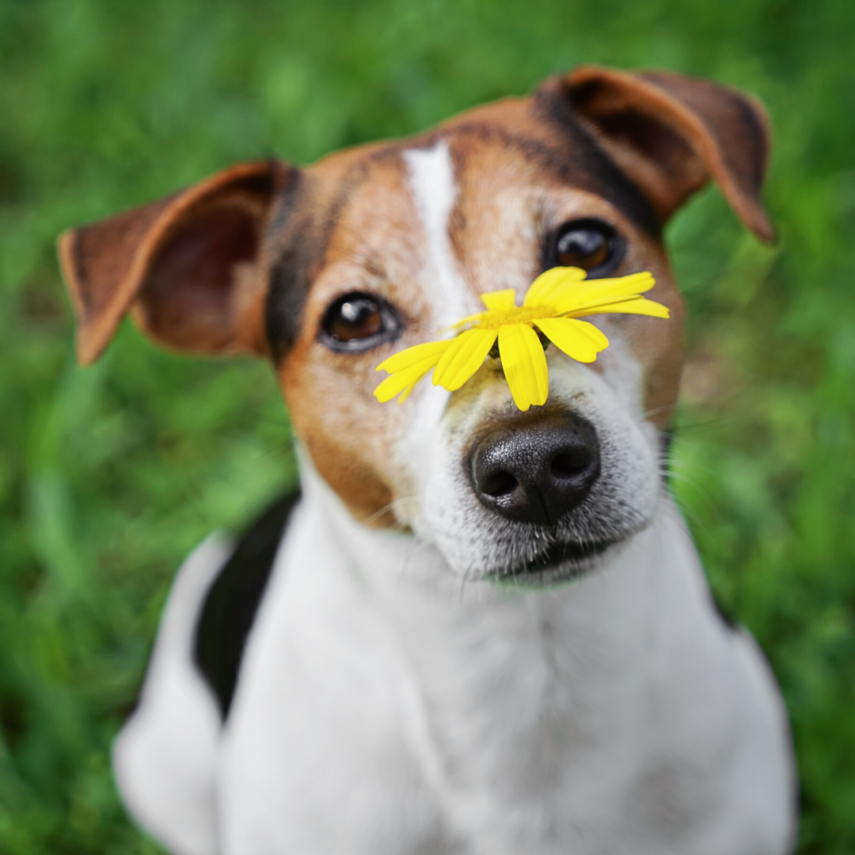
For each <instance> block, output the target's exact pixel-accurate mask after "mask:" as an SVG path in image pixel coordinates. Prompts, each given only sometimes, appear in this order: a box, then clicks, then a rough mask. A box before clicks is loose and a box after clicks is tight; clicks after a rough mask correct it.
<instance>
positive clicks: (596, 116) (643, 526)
mask: <svg viewBox="0 0 855 855" xmlns="http://www.w3.org/2000/svg"><path fill="white" fill-rule="evenodd" d="M768 136H769V135H768V128H767V122H766V118H765V115H764V113H763V111H762V108H761V107H760V106H758V104H756V103H755V102H754V101H752V100H751V99H749V98H747V97H745V96H743V95H741V94H739V93H737V92H734V91H733V90H730V89H726V88H724V87H721V86H717V85H713V84H711V83H707V82H703V81H700V80H694V79H690V78H687V77H682V76H679V75H675V74H670V73H665V72H643V73H623V72H618V71H611V70H606V69H602V68H594V67H584V68H579V69H577V70H575V71H573V72H572V73H570V74H569V75H566V76H564V77H558V78H555V79H551V80H548V81H547V82H546V83H545V84H544V85H542V86H541V87H540V88H539V89H537V90H536V91H535V92H534V94H533V95H531V96H530V97H525V98H511V99H507V100H502V101H499V102H497V103H494V104H488V105H486V106H483V107H479V108H477V109H473V110H470V111H468V112H465V113H463V114H462V115H459V116H456V117H454V118H452V119H450V120H448V121H447V122H445V123H443V124H441V125H439V126H438V127H437V128H435V129H433V130H430V131H428V132H427V133H425V134H423V135H421V136H418V137H414V138H412V139H407V140H403V141H397V142H391V143H390V142H382V143H376V144H372V145H365V146H360V147H357V148H353V149H349V150H347V151H343V152H339V153H336V154H333V155H330V156H329V157H327V158H325V159H323V160H322V161H320V162H319V163H317V164H315V165H314V166H311V167H309V168H306V169H301V168H297V167H294V166H290V165H287V164H285V163H282V162H280V161H277V160H270V161H264V162H252V163H244V164H240V165H238V166H234V167H232V168H231V169H227V170H225V171H223V172H221V173H219V174H217V175H215V176H214V177H212V178H210V179H208V180H207V181H203V182H201V183H200V184H197V185H195V186H193V187H190V188H189V189H186V190H182V191H179V192H177V193H174V194H173V195H171V196H168V197H167V198H165V199H163V200H161V201H158V202H153V203H151V204H148V205H144V206H143V207H140V208H137V209H135V210H132V211H129V212H127V213H123V214H119V215H117V216H115V217H112V218H110V219H108V220H105V221H103V222H99V223H96V224H94V225H89V226H84V227H81V228H78V229H75V230H72V231H69V232H67V233H66V234H64V235H63V236H62V237H61V239H60V256H61V261H62V266H63V269H64V272H65V277H66V279H67V282H68V285H69V288H70V291H71V295H72V298H73V300H74V305H75V308H76V311H77V314H78V317H79V322H80V326H79V338H78V354H79V358H80V361H81V362H83V363H89V362H92V361H93V360H94V359H96V358H97V357H98V356H99V354H100V353H101V352H102V351H103V349H104V348H105V347H106V345H107V343H108V342H109V340H110V338H111V336H112V335H113V333H114V331H115V330H116V327H117V325H118V324H119V322H120V320H121V319H122V316H123V315H124V314H125V313H126V312H128V311H129V310H130V311H131V313H132V314H133V316H134V318H135V320H136V322H137V323H138V324H139V326H141V327H142V329H143V330H145V332H146V333H148V334H149V335H150V336H151V337H153V338H154V339H155V340H156V341H158V342H160V343H161V344H164V345H166V346H168V347H171V348H174V349H177V350H179V351H185V352H190V353H195V354H232V353H252V354H256V355H258V356H261V357H263V358H266V359H268V360H270V362H271V364H272V366H273V368H274V370H275V371H276V373H277V376H278V380H279V384H280V386H281V389H282V392H283V394H284V397H285V400H286V402H287V405H288V410H289V413H290V415H291V420H292V423H293V425H294V430H295V433H296V436H297V438H298V442H297V446H298V454H299V458H300V462H301V491H300V494H299V496H296V497H295V496H291V497H288V498H285V499H283V500H281V501H280V502H278V503H277V504H276V505H274V506H273V507H272V508H271V509H270V510H268V511H267V513H266V514H265V515H264V516H263V517H262V518H261V519H260V520H259V521H258V522H257V523H255V524H254V525H253V526H252V527H251V528H250V529H249V531H248V532H247V533H246V534H245V536H244V537H243V538H241V539H239V541H238V542H237V543H232V542H229V541H227V540H226V539H224V538H222V537H219V536H216V535H215V536H212V537H211V538H209V539H208V540H206V541H204V542H203V543H202V545H201V546H199V547H198V548H197V550H196V551H195V552H194V553H193V554H192V555H191V556H190V557H189V558H188V559H187V561H186V563H185V564H184V566H183V567H182V568H181V570H180V572H179V574H178V577H177V578H176V580H175V583H174V586H173V589H172V592H171V595H170V598H169V601H168V604H167V606H166V610H165V613H164V616H163V621H162V624H161V627H160V631H159V634H158V637H157V641H156V643H155V647H154V652H153V655H152V659H151V663H150V666H149V668H148V672H147V676H146V679H145V684H144V686H143V689H142V693H141V696H140V700H139V704H138V706H137V708H136V711H135V712H134V713H133V715H132V716H131V717H130V719H129V720H128V722H127V723H126V724H125V726H124V728H123V729H122V731H121V732H120V734H119V736H118V739H117V741H116V743H115V748H114V766H115V772H116V777H117V779H118V785H119V789H120V791H121V794H122V796H123V798H124V801H125V803H126V804H127V806H128V808H129V809H130V812H131V813H132V814H133V816H134V817H135V818H136V820H137V821H138V822H139V824H140V825H141V826H142V827H143V828H145V829H147V830H148V831H149V832H150V833H151V834H152V835H154V836H155V837H156V838H157V839H159V840H160V841H162V842H163V843H164V844H165V845H166V846H167V847H168V848H169V849H170V850H171V851H173V852H175V853H180V855H215V853H219V855H286V853H288V854H289V855H336V853H352V855H378V853H394V855H402V853H412V854H413V855H415V853H423V855H427V853H460V854H461V855H463V853H466V855H511V853H514V855H521V853H525V855H547V853H550V855H558V853H562V855H566V853H573V855H594V853H597V855H783V853H786V852H789V851H790V850H791V847H792V841H793V829H794V825H795V799H794V792H795V784H794V768H793V759H792V752H791V745H790V736H789V730H788V725H787V719H786V715H785V711H784V706H783V703H782V700H781V696H780V694H779V691H778V689H777V687H776V684H775V682H774V679H773V676H772V674H771V672H770V669H769V667H768V665H767V663H766V662H765V660H764V658H763V656H762V654H761V653H760V651H759V650H758V648H757V646H756V644H755V643H754V641H753V640H752V639H751V637H750V636H749V635H748V634H747V633H746V632H745V631H743V630H739V629H735V628H733V627H731V626H729V625H727V624H726V623H725V622H724V621H723V619H722V618H721V617H720V615H719V614H718V613H717V610H716V608H715V605H714V603H713V601H712V598H711V596H710V592H709V590H708V587H707V584H706V581H705V578H704V574H703V571H702V569H701V566H700V563H699V560H698V556H697V554H696V552H695V549H694V547H693V544H692V541H691V539H690V537H689V535H688V534H687V532H686V527H685V525H684V523H683V522H682V520H681V518H680V515H679V513H678V512H677V510H676V509H675V507H674V504H673V502H672V501H671V499H670V498H669V495H668V491H667V488H666V484H665V476H664V472H663V470H664V466H663V458H664V453H665V451H666V437H667V427H668V423H669V420H670V416H671V413H672V411H673V409H674V405H675V401H676V399H677V391H678V386H679V381H680V372H681V365H682V361H683V333H682V321H683V317H684V307H683V301H682V299H681V297H680V295H679V293H678V291H677V289H676V287H675V285H674V282H673V278H672V274H671V271H670V269H669V264H668V258H667V255H666V251H665V247H664V244H663V237H662V229H663V225H664V224H665V223H666V221H667V220H668V218H669V217H670V216H671V214H672V213H673V212H674V211H675V210H676V209H677V208H678V207H680V205H681V204H682V203H683V202H684V201H685V200H686V198H687V197H688V196H690V195H691V194H692V193H693V192H694V191H696V190H697V189H698V188H700V187H701V186H702V185H703V184H704V183H705V182H706V181H707V180H708V179H709V178H712V180H713V181H714V182H715V183H716V184H717V185H718V187H719V188H720V190H721V192H722V193H723V194H724V196H725V197H726V199H727V200H728V202H729V203H730V205H731V206H732V208H733V209H734V211H735V213H736V214H737V216H738V217H739V218H740V219H741V220H742V222H743V223H744V224H745V225H746V226H747V227H748V228H749V229H751V230H752V231H753V232H755V233H756V234H757V235H758V236H760V237H761V238H764V239H769V238H771V237H772V228H771V226H770V224H769V220H768V218H767V216H766V214H765V213H764V210H763V207H762V204H761V201H760V198H759V193H760V187H761V184H762V180H763V175H764V171H765V167H766V160H767V150H768V144H769V140H768ZM556 266H575V267H580V268H583V269H585V270H586V271H588V275H589V277H590V278H597V277H605V276H611V275H615V276H618V275H624V274H628V273H632V272H636V271H647V270H649V271H651V272H652V273H653V274H654V276H655V278H656V286H655V289H654V290H653V291H652V292H651V296H652V297H653V298H654V299H655V300H657V301H658V302H660V303H663V304H665V305H666V306H667V307H668V308H669V309H670V320H663V319H661V318H652V317H644V316H639V315H599V316H596V317H594V318H593V321H594V323H595V324H596V325H597V326H599V327H600V328H601V329H602V330H603V331H605V332H606V333H607V334H608V336H609V338H610V340H611V342H612V344H611V346H610V347H609V348H608V350H607V351H605V352H604V353H603V354H602V356H601V358H600V359H599V360H598V361H597V362H595V363H594V364H592V365H583V364H581V363H579V362H576V361H574V360H573V359H570V358H569V357H568V356H565V355H564V354H562V353H561V352H559V351H557V350H556V349H555V348H551V349H550V350H549V351H548V352H547V357H548V364H549V377H550V397H549V401H548V403H547V404H545V405H544V406H542V407H533V408H532V409H531V410H530V411H528V412H526V413H520V412H519V411H518V410H517V409H516V408H515V406H514V404H513V401H512V399H511V395H510V392H509V389H508V386H507V384H506V383H505V382H504V379H503V378H502V375H501V369H500V367H498V363H497V362H496V360H487V361H486V362H485V363H484V365H483V366H482V367H481V369H480V370H479V371H478V372H477V373H476V375H475V376H474V378H473V379H472V380H471V381H470V382H469V383H467V384H466V385H465V386H464V387H463V388H461V389H460V390H459V391H456V392H453V393H449V392H447V391H445V390H444V389H441V388H438V387H434V386H431V385H430V383H421V384H419V386H418V387H417V388H416V389H415V391H414V392H413V394H412V396H411V397H410V398H409V399H408V400H407V401H406V403H404V404H402V405H401V406H396V405H393V404H379V403H378V402H377V401H376V400H375V399H374V397H373V396H372V392H373V390H374V388H375V387H376V385H377V383H378V380H379V375H377V374H376V373H375V368H376V366H377V365H378V363H380V362H381V361H382V360H383V359H386V358H387V357H388V356H390V355H391V354H393V353H396V352H398V351H399V350H401V349H402V348H404V347H407V346H411V345H414V344H417V343H419V342H425V341H430V340H433V339H436V338H437V337H441V336H442V331H443V329H445V328H447V327H448V325H449V324H451V323H453V322H454V321H456V320H457V319H458V318H460V317H461V316H463V315H467V314H470V313H472V312H477V311H479V310H480V309H481V308H482V307H480V306H479V299H478V298H479V295H480V294H481V293H483V292H487V291H493V290H496V289H500V288H513V289H516V291H517V293H518V294H522V293H524V291H525V289H526V288H527V286H528V285H529V283H531V281H532V280H533V279H534V278H535V277H536V276H537V275H538V274H539V273H541V272H542V271H544V270H546V269H549V268H552V267H556ZM484 473H486V475H485V474H484Z"/></svg>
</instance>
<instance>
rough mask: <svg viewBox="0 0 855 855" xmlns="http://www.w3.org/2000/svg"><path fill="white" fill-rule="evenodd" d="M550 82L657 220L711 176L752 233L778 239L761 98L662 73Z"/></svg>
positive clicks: (580, 75)
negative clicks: (767, 204)
mask: <svg viewBox="0 0 855 855" xmlns="http://www.w3.org/2000/svg"><path fill="white" fill-rule="evenodd" d="M549 85H550V86H555V87H557V88H558V89H559V90H560V94H561V95H562V96H563V97H564V98H565V99H566V100H567V101H568V102H569V104H570V105H571V107H572V108H573V110H574V112H575V113H576V115H577V116H578V117H579V118H581V119H582V121H583V123H584V124H585V126H586V127H587V128H588V129H589V130H590V131H591V132H592V133H593V134H594V136H595V137H596V139H597V141H598V142H599V144H600V145H601V146H602V147H603V149H605V151H606V152H607V153H608V154H609V155H610V156H611V158H612V159H613V160H614V161H615V163H617V165H618V166H619V167H620V169H621V170H622V171H623V172H624V173H625V174H626V175H627V176H628V177H629V178H630V179H631V180H632V181H633V183H634V184H635V185H636V186H637V187H638V188H639V189H640V190H641V191H642V193H643V194H644V195H645V196H646V197H647V199H648V200H649V201H650V203H651V204H652V206H653V209H654V211H655V213H656V215H657V216H658V218H659V220H660V222H662V223H664V222H665V221H666V220H667V219H668V218H669V217H670V216H671V214H672V213H673V212H674V211H675V210H676V209H677V208H678V207H679V206H680V205H681V204H682V203H683V202H684V201H685V200H686V199H687V198H688V196H690V195H691V194H692V193H694V192H695V191H696V190H698V189H699V188H700V187H702V186H703V185H704V184H705V183H706V181H707V180H708V179H709V178H712V180H713V181H715V182H716V184H717V185H718V186H719V188H720V189H721V191H722V193H723V194H724V196H725V198H726V199H727V201H728V202H729V203H730V205H731V207H732V208H733V210H734V211H735V212H736V214H737V216H738V217H739V219H740V220H742V222H743V223H744V224H745V225H746V226H747V227H748V228H749V229H751V231H753V232H754V233H755V234H757V235H758V236H759V237H761V238H763V239H764V240H772V239H773V238H774V230H773V228H772V225H771V223H770V222H769V218H768V216H767V214H766V212H765V210H764V209H763V204H762V202H761V199H760V188H761V186H762V183H763V177H764V175H765V172H766V163H767V159H768V152H769V124H768V121H767V119H766V114H765V112H764V111H763V108H762V107H761V106H760V104H758V103H757V102H756V101H754V100H752V99H750V98H748V97H746V96H745V95H742V94H741V93H739V92H736V91H734V90H732V89H728V88H726V87H724V86H718V85H716V84H713V83H708V82H706V81H703V80H695V79H693V78H690V77H683V76H681V75H677V74H670V73H668V72H662V71H647V72H640V73H626V72H620V71H612V70H610V69H605V68H597V67H593V66H586V67H582V68H578V69H576V70H575V71H573V72H571V73H570V74H568V75H567V76H566V77H564V78H560V79H559V80H557V81H553V82H552V83H551V84H549Z"/></svg>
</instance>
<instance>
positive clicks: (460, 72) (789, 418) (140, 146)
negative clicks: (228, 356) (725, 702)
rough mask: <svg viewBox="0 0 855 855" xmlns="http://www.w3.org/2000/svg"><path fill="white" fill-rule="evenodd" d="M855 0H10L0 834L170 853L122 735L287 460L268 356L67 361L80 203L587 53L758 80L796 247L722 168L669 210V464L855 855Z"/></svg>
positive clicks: (775, 180)
mask: <svg viewBox="0 0 855 855" xmlns="http://www.w3.org/2000/svg"><path fill="white" fill-rule="evenodd" d="M853 34H855V4H853V3H852V2H851V0H816V2H812V3H807V2H800V0H740V2H738V3H737V2H732V3H719V2H715V0H705V2H700V1H699V0H672V2H667V3H666V2H663V0H645V2H641V3H640V2H637V0H617V2H611V3H602V2H601V3H592V2H581V0H539V2H536V3H525V2H519V0H517V2H508V0H494V2H484V0H433V2H425V3H421V4H414V3H412V2H407V0H371V2H347V0H335V2H331V0H313V2H272V0H244V2H242V3H241V4H236V3H222V2H212V0H206V2H202V0H180V2H179V1H178V0H149V2H147V3H116V2H110V0H31V2H24V0H17V1H16V0H0V289H2V292H1V293H2V303H0V348H2V354H3V359H2V361H0V406H2V413H3V416H2V419H0V437H2V440H0V507H2V510H0V544H2V546H0V727H1V728H2V730H0V852H2V853H4V854H5V855H19V853H20V855H24V854H25V855H35V853H53V855H56V854H57V853H101V852H104V853H117V855H118V853H155V852H158V851H159V850H158V849H157V847H156V846H154V844H152V843H151V842H149V841H146V840H144V839H143V838H142V837H141V836H140V835H139V834H138V833H137V832H136V831H134V830H133V829H132V828H131V827H130V826H129V824H128V822H127V820H126V819H125V818H124V815H123V812H122V810H121V807H120V806H119V803H118V801H117V798H116V794H115V792H114V789H113V785H112V781H111V778H110V773H109V766H108V748H109V744H110V740H111V737H112V735H113V734H114V732H115V730H116V728H117V726H118V723H119V721H120V720H121V715H122V711H123V709H125V708H126V707H127V706H128V705H129V704H130V703H131V701H132V700H133V697H134V694H135V691H136V687H137V685H138V683H139V680H140V677H141V674H142V670H143V667H144V663H145V659H146V655H147V651H148V648H149V644H150V642H151V639H152V638H153V635H154V632H155V627H156V625H157V620H158V615H159V612H160V609H161V606H162V604H163V602H164V598H165V594H166V590H167V586H168V585H169V583H170V580H171V577H172V574H173V573H174V571H175V569H176V567H177V566H178V564H179V562H180V560H181V559H182V557H183V556H184V555H185V554H186V553H187V552H188V550H189V549H190V548H191V547H192V546H193V545H194V544H195V543H196V542H197V541H199V540H200V539H201V538H202V537H203V536H204V535H205V534H207V533H208V532H209V531H210V530H212V529H214V528H217V527H222V526H235V525H239V524H240V522H241V521H242V520H243V519H245V518H246V517H247V516H248V515H249V514H250V513H251V512H252V511H253V510H254V509H256V508H257V507H258V506H259V505H260V504H261V503H262V502H263V501H265V500H266V499H267V497H269V496H270V495H272V494H273V493H274V492H276V491H277V489H279V488H280V487H281V486H282V485H284V484H286V483H291V482H293V480H294V478H295V468H294V462H293V459H292V456H291V453H290V446H289V429H288V423H287V418H286V414H285V412H284V408H283V406H282V405H281V404H280V402H279V399H278V397H277V394H276V390H275V387H274V383H273V380H272V376H271V372H269V370H268V369H267V368H266V366H264V365H261V364H255V363H252V362H249V361H234V362H216V361H193V360H189V359H182V358H178V357H175V356H171V355H168V354H165V353H163V352H161V351H158V350H156V349H154V348H153V347H151V346H149V345H148V344H147V343H145V342H144V341H143V340H142V339H141V337H140V336H139V334H138V333H137V332H136V331H134V330H132V329H131V328H130V327H129V326H128V325H126V327H125V328H124V329H123V330H122V332H121V333H120V335H119V336H118V339H117V340H116V342H115V343H114V345H113V346H112V347H111V349H110V351H109V352H108V354H107V355H106V357H105V358H104V359H103V360H102V361H101V362H100V363H98V364H97V365H96V366H95V367H93V368H89V369H86V370H81V369H79V368H77V367H76V366H75V364H74V360H73V354H72V313H71V310H70V307H69V303H68V300H67V298H66V296H65V294H64V290H63V287H62V285H61V282H60V279H59V275H58V272H57V266H56V262H55V259H54V249H53V242H54V238H55V237H56V235H57V234H58V233H59V232H60V231H61V230H62V229H64V228H66V227H68V226H70V225H75V224H79V223H82V222H85V221H87V220H91V219H97V218H100V217H103V216H106V215H108V214H111V213H113V212H115V211H118V210H119V209H122V208H125V207H128V206H130V205H133V204H137V203H141V202H145V201H148V200H150V199H153V198H156V197H158V196H160V195H163V194H166V193H168V192H170V191H172V190H173V189H175V188H177V187H179V186H182V185H185V184H188V183H191V182H193V181H196V180H198V179H200V178H202V177H204V176H206V175H208V174H209V173H211V172H213V171H215V170H217V169H219V168H221V167H224V166H226V165H228V164H230V163H232V162H234V161H237V160H241V159H248V158H253V157H257V156H261V155H265V154H268V153H271V152H275V153H277V154H278V155H280V156H282V157H285V158H288V159H291V160H294V161H296V162H300V163H302V162H309V161H312V160H314V159H316V158H317V157H319V156H320V155H322V154H324V153H325V152H327V151H330V150H332V149H336V148H339V147H342V146H347V145H351V144H354V143H359V142H363V141H366V140H370V139H374V138H376V137H383V136H394V135H403V134H408V133H411V132H415V131H417V130H419V129H421V128H424V127H425V126H427V125H430V124H432V123H434V122H437V121H439V120H441V119H442V118H444V117H445V116H447V115H448V114H450V113H453V112H455V111H458V110H461V109H463V108H466V107H469V106H470V105H473V104H476V103H478V102H481V101H484V100H487V99H491V98H496V97H501V96H503V95H506V94H512V93H523V92H526V91H527V90H529V89H530V88H531V87H532V86H534V85H535V84H536V83H537V82H538V81H539V80H541V79H542V78H544V77H545V76H547V75H549V74H550V73H553V72H556V71H560V70H564V69H567V68H570V67H571V66H573V65H575V64H578V63H583V62H597V63H602V64H612V65H616V66H619V67H633V66H659V67H666V68H670V69H674V70H678V71H682V72H685V73H689V74H695V75H701V76H706V77H710V78H714V79H716V80H719V81H721V82H724V83H728V84H731V85H734V86H738V87H740V88H743V89H746V90H748V91H750V92H753V93H755V94H756V95H758V96H759V97H761V98H762V99H763V100H764V101H765V103H766V104H767V105H768V107H769V110H770V112H771V115H772V119H773V123H774V127H775V132H776V144H775V149H774V156H773V159H772V167H771V173H770V178H769V182H768V190H767V200H768V204H769V207H770V209H771V212H772V214H773V218H774V220H775V221H776V223H777V225H778V227H779V229H780V234H781V239H780V242H779V243H778V245H777V246H775V247H771V248H770V247H764V246H761V245H760V244H759V243H758V242H757V241H756V240H755V239H754V238H752V237H751V236H749V235H747V234H745V233H744V232H743V231H742V230H741V228H740V227H739V225H738V224H737V222H736V220H735V218H734V217H733V215H732V214H731V213H730V212H729V211H728V209H727V207H726V206H725V204H724V203H723V201H722V200H721V198H720V197H719V196H718V195H717V193H716V192H714V191H705V192H704V193H702V194H701V195H700V196H699V197H698V198H696V199H695V200H694V201H693V202H692V203H691V204H690V205H689V206H688V207H687V209H686V211H684V212H683V213H682V214H680V215H679V216H678V218H677V219H676V221H675V223H674V224H673V225H672V226H671V228H670V229H669V235H668V240H669V244H670V246H671V248H672V252H673V256H674V262H675V267H676V271H677V274H678V279H679V280H680V281H681V283H682V286H683V288H684V291H685V293H686V295H687V298H688V301H689V304H690V308H691V312H692V315H691V321H690V324H689V328H688V335H689V341H690V347H691V361H690V364H689V366H688V369H687V374H686V380H685V395H684V402H683V405H682V408H681V410H680V412H679V414H678V417H677V423H678V434H677V441H676V445H675V449H674V456H675V461H674V473H675V474H674V481H673V486H674V490H675V492H676V494H677V497H678V500H679V501H680V503H681V505H682V507H683V508H684V510H685V513H686V515H687V517H688V519H689V521H690V524H691V526H692V528H693V530H694V533H695V536H696V539H697V541H698V544H699V546H700V549H701V552H702V554H703V556H704V559H705V562H706V566H707V569H708V573H709V575H710V578H711V581H712V584H713V586H714V588H715V590H716V592H717V594H718V596H719V598H720V600H721V601H722V602H723V603H724V604H725V606H726V607H727V608H728V609H729V610H730V611H731V612H732V613H733V614H735V615H736V616H737V617H738V618H739V619H740V620H741V621H744V622H745V623H746V624H747V625H748V626H749V627H750V629H751V630H752V631H753V632H754V634H755V635H756V637H757V638H758V640H759V641H760V643H761V645H762V646H763V648H764V650H765V651H766V653H767V655H768V656H769V658H770V660H771V662H772V665H773V667H774V669H775V672H776V674H777V676H778V678H779V680H780V682H781V685H782V687H783V690H784V694H785V696H786V700H787V704H788V707H789V711H790V714H791V717H792V722H793V729H794V733H795V740H796V746H797V750H798V761H799V768H800V778H801V786H802V796H801V798H802V808H803V819H802V824H801V829H800V843H799V847H800V848H799V851H800V852H801V853H828V855H833V853H841V855H842V853H852V852H855V633H854V632H853V604H855V566H853V565H855V526H853V524H852V517H853V514H854V513H855V501H853V500H855V495H854V494H855V473H854V472H853V470H854V469H855V467H853V461H855V454H853V452H855V447H853V446H855V443H853V432H854V431H853V425H855V418H853V416H855V412H853V411H855V404H854V403H853V385H855V275H853V274H855V156H853V151H855V74H853V63H852V45H853V43H852V38H853Z"/></svg>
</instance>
